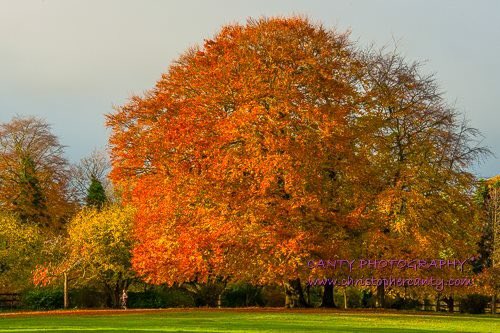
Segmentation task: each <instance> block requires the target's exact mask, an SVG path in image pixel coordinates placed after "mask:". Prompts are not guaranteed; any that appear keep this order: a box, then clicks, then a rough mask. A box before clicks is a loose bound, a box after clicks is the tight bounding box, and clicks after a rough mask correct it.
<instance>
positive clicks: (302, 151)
mask: <svg viewBox="0 0 500 333" xmlns="http://www.w3.org/2000/svg"><path fill="white" fill-rule="evenodd" d="M356 68H357V65H356V63H355V62H354V60H353V57H352V56H351V51H350V49H349V45H348V43H347V40H346V36H345V35H339V34H336V33H334V32H330V31H326V30H324V29H323V28H322V27H320V26H315V25H313V24H310V23H309V22H308V21H307V20H305V19H301V18H290V19H281V18H275V19H261V20H256V21H253V20H252V21H249V22H248V24H247V25H245V26H240V25H233V26H227V27H224V28H223V29H222V30H221V32H220V33H219V34H218V35H217V36H215V38H214V39H213V40H207V41H205V43H204V46H203V47H202V48H200V49H196V50H190V51H188V52H186V53H185V54H184V55H182V56H181V57H180V58H179V59H178V60H177V61H176V62H175V63H174V64H173V65H172V66H171V67H170V70H169V72H168V73H166V74H164V75H163V76H162V79H161V80H160V81H159V82H158V83H157V85H156V87H155V88H154V89H153V90H151V91H150V92H148V93H146V94H145V96H143V97H134V98H133V99H132V100H131V101H130V102H129V103H128V104H126V105H125V106H123V107H121V108H119V109H117V111H116V113H114V114H112V115H109V116H108V126H109V127H110V128H111V129H112V136H111V138H110V143H111V146H112V159H113V171H112V178H113V180H114V182H115V183H116V184H117V185H118V186H119V188H121V189H122V191H123V194H124V200H125V201H126V202H127V203H131V204H133V205H134V206H135V207H136V208H137V216H136V223H135V235H136V238H137V245H136V248H135V249H134V256H133V264H134V268H135V269H136V270H137V271H138V272H139V273H140V274H142V275H143V276H144V277H145V278H146V279H147V280H149V281H151V282H154V283H170V284H172V283H176V282H184V281H192V280H198V281H204V280H207V279H210V278H212V277H215V276H223V277H233V278H237V279H248V280H253V281H261V282H262V281H266V280H267V281H269V280H270V279H278V278H283V277H285V276H296V275H297V274H298V272H299V266H300V265H299V262H300V261H301V260H302V259H304V258H306V257H307V256H308V255H310V254H311V253H312V251H313V250H316V251H317V250H319V248H320V247H321V244H324V243H325V242H328V244H331V243H332V242H333V240H332V238H331V237H333V235H334V234H335V233H332V232H329V233H325V230H331V229H332V228H334V227H335V225H337V224H338V225H345V223H346V221H347V219H346V218H343V217H342V216H343V215H345V216H347V213H348V212H343V211H341V210H339V207H341V206H343V205H342V204H341V202H340V200H344V199H343V198H341V197H339V196H337V195H336V193H337V191H338V189H339V187H340V186H341V185H340V183H339V182H338V181H334V180H335V175H339V174H341V173H342V168H345V166H344V165H343V164H342V161H343V159H345V157H346V154H349V152H350V149H349V147H348V144H349V135H348V134H349V129H348V128H347V127H346V117H347V115H348V114H349V113H350V112H351V110H352V108H353V103H354V101H355V100H356V93H355V89H354V87H353V86H352V83H351V82H353V79H352V78H353V77H354V71H355V70H356ZM344 179H348V178H344ZM354 205H355V204H351V206H354ZM346 207H347V206H346ZM349 207H350V206H349ZM349 209H350V208H349ZM325 236H326V237H325ZM329 246H330V245H329ZM328 248H330V247H328Z"/></svg>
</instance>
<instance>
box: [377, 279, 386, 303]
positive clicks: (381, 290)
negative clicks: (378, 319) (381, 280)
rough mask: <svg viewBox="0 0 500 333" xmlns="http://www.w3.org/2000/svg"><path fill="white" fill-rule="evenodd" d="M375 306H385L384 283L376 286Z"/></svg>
mask: <svg viewBox="0 0 500 333" xmlns="http://www.w3.org/2000/svg"><path fill="white" fill-rule="evenodd" d="M377 307H378V308H385V288H384V284H381V285H379V286H377Z"/></svg>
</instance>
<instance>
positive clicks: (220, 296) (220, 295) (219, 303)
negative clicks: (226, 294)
mask: <svg viewBox="0 0 500 333" xmlns="http://www.w3.org/2000/svg"><path fill="white" fill-rule="evenodd" d="M217 307H218V308H219V309H220V308H222V292H221V293H219V295H218V296H217Z"/></svg>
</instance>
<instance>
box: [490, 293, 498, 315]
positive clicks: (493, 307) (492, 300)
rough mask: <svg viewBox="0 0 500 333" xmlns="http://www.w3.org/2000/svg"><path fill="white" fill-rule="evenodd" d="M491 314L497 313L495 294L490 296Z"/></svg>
mask: <svg viewBox="0 0 500 333" xmlns="http://www.w3.org/2000/svg"><path fill="white" fill-rule="evenodd" d="M491 314H497V295H495V294H493V296H491Z"/></svg>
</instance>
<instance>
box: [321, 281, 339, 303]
mask: <svg viewBox="0 0 500 333" xmlns="http://www.w3.org/2000/svg"><path fill="white" fill-rule="evenodd" d="M333 292H334V287H333V284H326V285H325V286H324V288H323V299H322V301H321V307H322V308H336V306H335V299H334V298H333Z"/></svg>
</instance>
